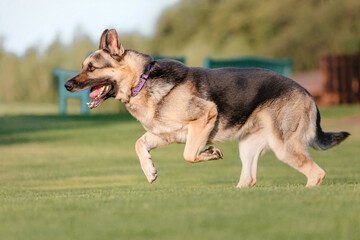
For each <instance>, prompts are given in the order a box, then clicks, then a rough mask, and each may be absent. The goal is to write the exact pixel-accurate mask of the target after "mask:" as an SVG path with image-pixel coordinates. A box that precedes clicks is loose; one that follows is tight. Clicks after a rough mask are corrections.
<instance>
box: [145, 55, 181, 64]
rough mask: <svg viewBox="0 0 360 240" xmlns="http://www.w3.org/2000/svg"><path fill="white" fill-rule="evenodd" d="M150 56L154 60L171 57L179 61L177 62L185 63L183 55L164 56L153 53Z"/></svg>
mask: <svg viewBox="0 0 360 240" xmlns="http://www.w3.org/2000/svg"><path fill="white" fill-rule="evenodd" d="M152 57H153V58H154V60H159V59H172V60H176V61H179V62H182V63H183V64H185V57H166V56H162V55H153V56H152Z"/></svg>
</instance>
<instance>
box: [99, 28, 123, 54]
mask: <svg viewBox="0 0 360 240" xmlns="http://www.w3.org/2000/svg"><path fill="white" fill-rule="evenodd" d="M99 48H100V49H107V50H108V51H109V53H110V54H111V56H113V57H115V58H117V57H120V56H121V55H123V54H124V52H125V50H124V48H123V46H122V45H121V43H120V40H119V36H118V34H117V32H116V30H115V29H111V30H108V29H106V30H105V31H104V32H103V34H102V35H101V38H100V45H99Z"/></svg>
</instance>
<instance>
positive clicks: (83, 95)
mask: <svg viewBox="0 0 360 240" xmlns="http://www.w3.org/2000/svg"><path fill="white" fill-rule="evenodd" d="M77 74H79V71H71V70H65V69H61V68H55V69H54V70H53V76H54V77H55V78H56V79H57V80H58V94H59V96H58V99H59V112H60V114H61V115H64V114H66V100H67V99H69V98H78V99H80V100H81V114H88V113H89V108H88V106H87V104H86V103H87V102H88V101H89V93H90V89H89V90H86V91H81V92H73V93H72V92H68V91H67V90H66V89H65V87H64V84H65V82H66V81H67V80H68V79H69V78H72V77H74V76H75V75H77Z"/></svg>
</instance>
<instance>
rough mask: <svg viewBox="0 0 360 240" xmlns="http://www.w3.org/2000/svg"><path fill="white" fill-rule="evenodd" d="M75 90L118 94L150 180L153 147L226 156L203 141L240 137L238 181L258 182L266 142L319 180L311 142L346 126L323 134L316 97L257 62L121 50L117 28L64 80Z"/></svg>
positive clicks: (325, 144) (188, 156)
mask: <svg viewBox="0 0 360 240" xmlns="http://www.w3.org/2000/svg"><path fill="white" fill-rule="evenodd" d="M65 87H66V89H67V90H69V91H71V92H77V91H83V90H86V89H89V88H91V91H90V98H91V101H90V102H89V103H88V105H89V108H96V107H98V106H99V105H100V104H101V103H102V102H103V101H104V100H106V99H108V98H110V97H114V98H115V99H118V100H120V101H122V102H123V103H124V104H125V106H126V108H127V110H128V111H129V112H130V113H131V114H132V115H133V116H134V117H135V118H136V119H137V120H139V121H140V123H141V124H142V125H143V127H144V128H145V129H146V131H147V132H146V133H145V134H144V135H143V136H142V137H141V138H140V139H139V140H137V142H136V145H135V149H136V153H137V155H138V156H139V159H140V163H141V167H142V169H143V171H144V173H145V176H146V178H147V180H148V181H149V182H150V183H152V182H153V181H154V180H155V179H156V177H157V170H156V168H155V167H154V165H153V162H152V160H151V155H150V153H149V152H150V150H152V149H154V148H157V147H161V146H164V145H167V144H171V143H185V150H184V155H183V157H184V159H185V160H186V161H188V162H190V163H197V162H203V161H210V160H218V159H222V158H223V154H222V152H221V151H220V150H219V149H217V148H215V147H212V146H210V147H208V148H206V149H204V147H205V145H207V144H212V143H218V142H223V141H226V140H230V139H233V138H238V139H239V151H240V158H241V162H242V171H241V175H240V181H239V183H238V185H237V187H239V188H241V187H252V186H254V185H255V183H256V169H257V164H258V158H259V156H260V155H261V154H262V153H263V152H264V151H265V150H266V149H268V148H270V149H271V150H273V151H274V153H275V154H276V156H277V158H278V159H280V160H281V161H283V162H285V163H287V164H288V165H290V166H291V167H293V168H295V169H296V170H298V171H299V172H301V173H302V174H304V175H305V176H306V177H307V184H306V186H318V185H320V184H321V182H322V181H323V179H324V177H325V172H324V170H322V169H321V168H320V167H319V166H318V165H317V164H316V163H315V162H314V161H313V160H312V159H311V158H310V156H309V153H308V151H307V148H308V146H309V145H310V146H312V147H313V148H315V149H319V150H325V149H328V148H331V147H333V146H335V145H337V144H339V143H340V142H341V141H343V140H344V139H345V138H346V137H347V136H348V135H349V133H347V132H336V133H325V132H323V131H322V129H321V127H320V114H319V110H318V109H317V106H316V104H315V102H314V99H313V97H312V96H311V95H310V94H309V92H307V91H306V90H305V89H304V88H303V87H301V86H300V85H298V84H297V83H296V82H294V81H292V80H291V79H289V78H286V77H284V76H282V75H279V74H277V73H275V72H272V71H269V70H265V69H256V68H219V69H204V68H193V67H187V66H185V65H184V64H182V63H180V62H178V61H174V60H168V59H166V60H165V59H164V60H157V61H153V58H152V57H151V56H149V55H146V54H143V53H139V52H137V51H134V50H131V49H124V48H123V46H122V45H121V43H120V41H119V38H118V35H117V33H116V31H115V30H105V31H104V32H103V34H102V36H101V39H100V46H99V50H97V51H96V52H95V53H93V54H91V55H90V56H89V57H88V58H86V59H85V61H84V62H83V65H82V71H81V73H79V74H78V75H76V76H75V77H73V78H72V79H70V80H69V81H67V82H66V84H65Z"/></svg>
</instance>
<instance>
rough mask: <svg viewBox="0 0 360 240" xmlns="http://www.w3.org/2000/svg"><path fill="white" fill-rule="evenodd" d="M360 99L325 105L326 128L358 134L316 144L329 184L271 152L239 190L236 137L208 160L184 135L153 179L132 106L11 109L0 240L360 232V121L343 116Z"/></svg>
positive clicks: (2, 140) (3, 151)
mask: <svg viewBox="0 0 360 240" xmlns="http://www.w3.org/2000/svg"><path fill="white" fill-rule="evenodd" d="M358 108H359V106H350V107H344V108H343V107H338V108H329V109H325V110H324V112H325V114H323V115H324V117H323V128H324V129H325V130H328V131H335V130H345V131H349V132H351V133H352V135H351V136H350V138H349V139H348V140H347V141H345V142H344V143H343V144H342V145H340V146H339V147H336V148H334V149H330V150H328V151H324V152H319V151H314V150H311V155H312V156H313V158H314V159H315V161H316V162H317V163H318V164H319V165H320V166H321V167H322V168H323V169H324V170H325V171H326V172H327V177H326V179H325V181H324V183H323V185H321V186H320V187H318V188H304V185H305V182H306V179H305V177H303V176H302V175H301V174H300V173H298V172H297V171H295V170H293V169H291V168H290V167H288V166H287V165H285V164H283V163H281V162H280V161H278V160H276V159H275V157H274V155H273V154H272V153H270V152H269V153H267V154H265V155H264V156H263V157H262V158H261V159H260V162H259V171H258V183H257V185H256V186H255V187H254V188H252V189H236V188H235V186H236V184H237V182H238V179H239V175H240V171H241V164H240V160H239V157H238V150H237V143H236V141H232V142H226V143H222V144H218V145H217V146H218V147H219V148H220V149H222V151H223V153H224V159H223V160H221V161H213V162H208V163H199V164H189V163H186V162H185V161H184V160H183V159H182V151H183V148H184V146H183V145H170V146H166V147H163V148H160V149H156V150H154V151H153V152H152V156H153V161H154V163H155V166H156V167H157V169H158V172H159V177H158V179H157V180H156V181H155V182H154V183H153V184H151V185H150V184H148V183H147V181H146V178H145V176H143V173H142V170H141V168H140V164H139V160H138V159H137V156H136V153H135V150H134V144H135V141H136V140H137V138H139V137H140V136H141V135H142V134H143V133H144V130H143V129H142V127H141V125H140V124H139V123H138V122H137V121H135V120H134V119H132V117H131V116H129V115H128V114H125V113H121V114H106V115H105V114H96V115H92V116H78V115H70V116H57V115H53V114H50V115H41V114H38V115H18V114H9V112H7V114H3V115H2V116H0V239H37V240H38V239H359V236H360V229H359V226H360V215H359V212H360V185H359V181H360V151H359V146H360V124H359V122H356V121H355V122H354V121H353V120H351V119H343V118H342V117H343V116H352V115H354V112H355V114H358ZM334 109H335V110H334ZM9 111H10V110H9ZM321 111H322V110H321ZM329 117H330V118H331V119H328V118H329Z"/></svg>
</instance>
